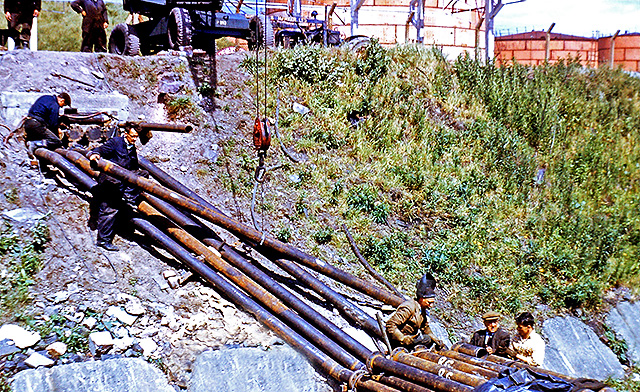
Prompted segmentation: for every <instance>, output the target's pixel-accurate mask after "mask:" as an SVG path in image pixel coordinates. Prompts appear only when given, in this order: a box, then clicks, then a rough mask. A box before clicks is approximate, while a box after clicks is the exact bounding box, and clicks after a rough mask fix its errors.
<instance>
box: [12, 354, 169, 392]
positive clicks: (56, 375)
mask: <svg viewBox="0 0 640 392" xmlns="http://www.w3.org/2000/svg"><path fill="white" fill-rule="evenodd" d="M11 388H12V389H11V390H12V391H13V392H78V391H100V392H175V389H174V388H173V387H171V386H170V385H169V383H168V382H167V378H166V377H165V375H164V374H162V372H161V371H160V370H159V369H158V368H156V367H154V366H153V365H151V364H150V363H148V362H145V361H144V360H142V359H139V358H122V359H110V360H107V361H90V362H80V363H73V364H69V365H62V366H55V367H52V368H50V369H33V370H24V371H22V372H20V373H18V374H16V375H15V376H14V377H13V378H12V380H11Z"/></svg>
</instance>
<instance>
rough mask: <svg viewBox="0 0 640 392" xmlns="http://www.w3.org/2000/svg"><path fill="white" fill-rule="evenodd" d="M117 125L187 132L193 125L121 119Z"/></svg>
mask: <svg viewBox="0 0 640 392" xmlns="http://www.w3.org/2000/svg"><path fill="white" fill-rule="evenodd" d="M118 126H119V127H124V128H126V127H131V126H135V127H137V128H139V129H141V130H143V131H161V132H179V133H189V132H191V131H193V125H190V124H162V123H149V122H138V121H121V122H119V123H118Z"/></svg>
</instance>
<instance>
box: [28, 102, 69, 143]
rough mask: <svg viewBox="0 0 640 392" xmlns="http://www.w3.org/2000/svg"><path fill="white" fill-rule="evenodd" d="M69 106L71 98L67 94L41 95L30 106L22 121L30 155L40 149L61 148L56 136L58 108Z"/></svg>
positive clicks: (58, 138)
mask: <svg viewBox="0 0 640 392" xmlns="http://www.w3.org/2000/svg"><path fill="white" fill-rule="evenodd" d="M70 105H71V97H70V96H69V94H67V93H60V94H58V95H43V96H41V97H40V98H38V99H37V100H36V102H34V104H33V105H31V108H30V109H29V114H27V118H26V119H25V121H24V130H25V133H26V134H27V138H26V139H27V146H28V148H29V152H30V153H32V154H33V152H34V151H35V150H36V149H37V148H40V147H42V148H47V149H49V150H55V149H56V148H58V147H61V146H62V141H61V140H60V137H59V134H58V126H59V125H60V108H61V107H63V106H70Z"/></svg>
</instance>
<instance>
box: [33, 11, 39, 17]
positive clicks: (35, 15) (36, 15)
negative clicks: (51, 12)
mask: <svg viewBox="0 0 640 392" xmlns="http://www.w3.org/2000/svg"><path fill="white" fill-rule="evenodd" d="M38 16H40V11H38V10H33V17H34V18H37V17H38Z"/></svg>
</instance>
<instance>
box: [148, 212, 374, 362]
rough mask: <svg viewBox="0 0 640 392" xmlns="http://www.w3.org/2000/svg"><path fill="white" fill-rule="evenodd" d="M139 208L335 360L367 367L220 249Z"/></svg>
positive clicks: (158, 215) (161, 216) (153, 213)
mask: <svg viewBox="0 0 640 392" xmlns="http://www.w3.org/2000/svg"><path fill="white" fill-rule="evenodd" d="M138 208H139V210H140V212H142V213H143V214H145V215H146V216H148V217H150V218H152V219H153V220H154V221H155V222H157V223H160V226H161V227H163V228H164V229H165V230H166V231H167V232H168V233H169V234H170V235H171V236H172V237H174V239H176V240H177V241H178V242H180V243H181V244H183V245H184V246H185V247H187V248H188V249H190V250H191V251H192V252H194V253H195V254H197V255H200V256H201V257H204V260H205V261H206V262H207V263H208V264H209V265H211V266H213V268H215V269H216V270H217V271H218V272H220V273H221V274H223V275H224V276H225V277H226V278H227V279H228V280H230V281H231V282H233V283H234V284H236V285H237V286H238V287H240V288H241V289H242V290H244V291H245V292H247V293H248V294H249V295H251V296H252V297H253V298H254V300H256V301H257V302H259V303H261V304H262V305H263V306H265V307H266V308H267V309H268V310H269V311H271V312H272V313H274V314H275V315H277V316H278V317H280V318H281V319H282V320H284V321H285V322H287V324H289V325H290V326H292V327H294V329H296V330H297V331H298V332H299V333H300V334H302V335H303V336H305V338H307V339H309V340H311V341H313V342H317V343H319V344H320V347H321V348H322V349H323V351H325V352H327V353H328V354H329V355H331V357H332V358H334V359H336V360H337V361H338V362H339V363H341V364H342V365H343V366H346V367H347V368H349V369H351V370H360V369H364V364H363V363H362V362H360V361H358V360H357V359H356V358H354V357H353V356H352V355H351V354H348V353H347V352H346V351H345V350H344V349H342V348H341V347H340V346H338V345H337V344H336V343H335V342H333V341H331V340H329V339H327V338H326V337H325V336H324V335H323V334H322V333H320V332H319V331H318V330H317V329H316V328H314V327H312V326H311V325H309V323H307V322H306V321H304V320H302V318H301V317H300V316H299V315H298V314H296V313H295V312H294V311H293V310H291V309H290V308H288V307H286V306H284V305H283V304H282V303H281V302H280V301H279V300H278V299H276V297H275V296H273V294H271V293H269V292H268V291H267V290H265V289H264V288H263V287H260V286H259V285H258V284H256V283H255V282H254V281H252V280H250V279H249V278H248V277H247V276H246V275H245V274H243V273H242V272H240V271H239V270H238V269H236V268H234V267H232V266H231V265H229V264H228V263H227V262H226V261H224V260H223V259H222V257H221V255H220V253H219V252H214V251H213V250H211V249H209V248H208V247H206V246H205V245H204V244H202V243H201V242H200V241H198V240H197V239H195V237H193V236H192V235H191V234H189V233H187V232H186V231H185V230H183V229H181V228H179V227H178V226H176V225H175V224H174V223H172V222H171V221H169V219H167V218H166V217H165V216H164V215H162V214H160V213H159V212H158V211H157V210H156V209H155V208H153V207H152V206H151V205H150V204H148V203H147V202H144V201H143V202H142V203H140V206H139V207H138Z"/></svg>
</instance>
